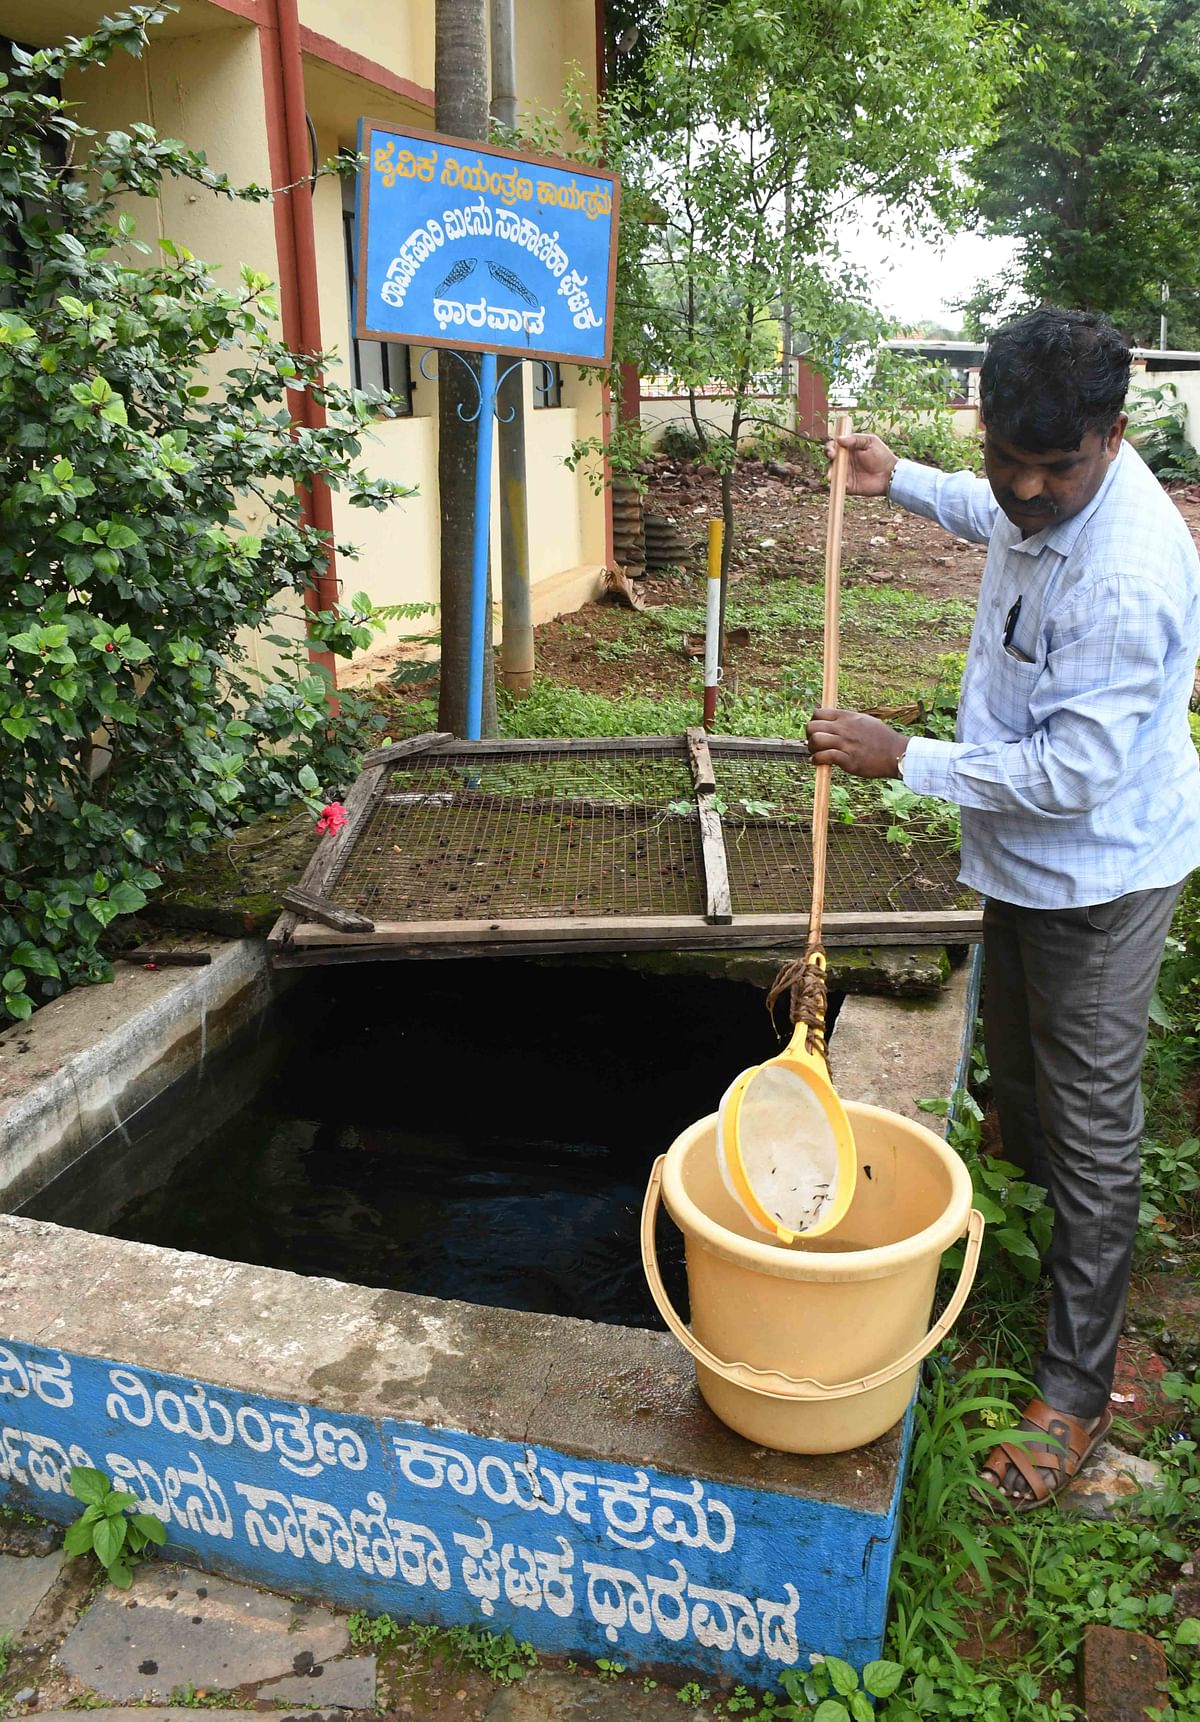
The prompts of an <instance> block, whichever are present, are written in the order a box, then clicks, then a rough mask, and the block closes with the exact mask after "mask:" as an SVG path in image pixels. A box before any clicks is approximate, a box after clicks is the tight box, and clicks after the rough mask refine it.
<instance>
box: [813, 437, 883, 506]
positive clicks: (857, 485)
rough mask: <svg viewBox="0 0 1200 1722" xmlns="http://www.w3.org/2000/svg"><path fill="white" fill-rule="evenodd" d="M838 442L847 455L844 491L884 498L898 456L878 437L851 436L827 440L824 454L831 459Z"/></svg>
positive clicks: (852, 494)
mask: <svg viewBox="0 0 1200 1722" xmlns="http://www.w3.org/2000/svg"><path fill="white" fill-rule="evenodd" d="M837 443H840V444H841V446H842V447H843V448H844V449H846V450H847V451H848V453H849V456H850V462H849V468H848V471H847V474H846V489H847V490H848V491H849V492H850V494H851V496H885V495H886V494H887V487H888V480H889V479H890V478H891V476H892V472H893V470H894V468H895V466H896V462H897V460H898V459H899V456H898V455H894V454H893V453H892V451H891V449H890V448H889V447H888V445H887V444H886V443H885V442H884V441H883V440H882V438H880V437H877V436H858V435H851V436H840V437H837V438H836V439H834V438H832V437H831V438H830V440H829V441H828V442H827V443H826V444H825V453H826V454H827V455H828V456H829V458H830V460H832V459H833V455H834V449H835V447H836V445H837Z"/></svg>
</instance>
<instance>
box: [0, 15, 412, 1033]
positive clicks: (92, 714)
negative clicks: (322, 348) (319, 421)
mask: <svg viewBox="0 0 1200 1722" xmlns="http://www.w3.org/2000/svg"><path fill="white" fill-rule="evenodd" d="M161 16H162V14H161V13H159V12H155V11H153V10H151V9H150V8H139V9H137V10H136V11H134V12H131V13H129V14H125V15H121V16H118V17H117V18H116V19H115V21H114V20H106V21H105V22H103V23H102V24H101V25H99V26H98V27H97V28H96V30H95V31H94V32H93V33H92V34H91V35H89V36H85V37H83V38H82V39H80V40H78V41H71V42H69V43H68V44H67V45H66V46H65V47H64V48H61V49H48V50H41V51H38V52H36V53H32V54H29V53H25V52H24V51H22V50H20V49H15V50H14V64H13V69H12V71H11V72H10V74H9V75H8V76H7V77H0V160H2V161H3V169H2V170H0V227H2V228H3V231H4V234H5V248H4V250H3V251H0V305H2V306H4V307H5V308H4V309H3V310H0V449H3V456H2V459H3V464H4V482H3V485H2V487H0V881H2V889H3V900H2V901H0V975H2V976H3V988H2V992H3V997H4V1012H6V1013H7V1015H8V1016H9V1017H16V1018H23V1017H27V1016H28V1015H29V1014H30V1012H31V1011H32V1009H33V1008H34V1005H35V1004H36V1003H38V1002H40V1001H41V1000H42V999H44V998H45V997H47V996H50V995H52V994H53V993H55V992H56V991H59V990H61V989H62V988H63V987H64V986H66V985H69V984H71V983H72V982H76V981H82V980H97V979H102V978H104V977H105V976H106V975H107V974H108V973H109V972H110V971H109V969H108V965H107V962H106V960H105V958H104V956H103V954H102V952H101V949H100V942H101V939H102V935H103V933H104V930H105V928H106V927H107V926H108V925H109V923H110V922H111V921H112V920H113V919H114V918H115V917H116V916H118V915H120V914H123V913H126V912H128V911H132V910H136V909H138V908H140V907H141V906H142V905H143V904H144V903H145V901H146V893H147V892H148V891H150V890H152V889H153V888H154V886H155V885H156V884H157V883H158V882H159V875H160V873H161V872H162V871H163V870H165V869H171V868H176V867H178V866H180V865H181V864H182V863H183V862H184V861H186V860H187V858H188V857H189V855H190V854H191V853H193V852H196V851H201V850H203V849H205V848H206V847H208V846H209V845H210V844H212V843H213V842H214V841H215V840H217V839H219V838H220V837H222V836H223V835H224V834H225V833H227V832H228V831H229V830H230V829H231V828H232V827H233V826H234V825H235V824H237V823H238V821H239V820H240V819H242V818H243V817H244V816H245V815H246V814H248V813H250V812H253V811H257V810H260V809H263V808H267V807H271V806H280V805H286V804H288V803H289V802H291V801H292V800H293V799H294V798H295V797H296V795H297V793H298V792H299V790H300V788H302V787H304V788H306V789H307V792H308V798H309V799H310V800H313V799H318V800H319V797H320V793H321V791H322V789H324V791H326V792H327V791H328V790H330V789H331V788H332V787H333V786H334V785H335V784H336V783H337V782H338V781H339V779H340V780H342V781H344V780H345V777H346V776H347V775H349V769H350V760H349V756H348V754H347V752H346V741H347V737H346V732H345V731H344V730H343V731H342V732H341V733H340V734H337V733H333V732H332V731H331V729H330V725H329V721H328V710H327V703H326V694H327V683H326V680H325V678H324V677H323V675H322V674H320V673H318V672H317V670H316V669H314V668H313V666H312V665H311V663H310V662H309V661H308V659H307V657H306V655H305V654H304V652H303V649H302V648H300V647H298V646H296V644H295V642H294V641H293V642H292V644H291V645H290V646H289V645H288V643H287V642H286V641H283V642H282V646H283V648H284V653H285V655H284V658H283V661H282V663H281V667H280V669H279V671H278V672H277V673H274V674H272V675H271V676H269V677H267V678H265V679H256V678H255V677H254V675H253V674H252V673H251V672H250V671H249V670H248V669H247V668H246V666H245V664H244V662H243V661H242V651H241V648H240V646H239V643H238V639H239V634H240V632H241V631H242V630H244V629H261V628H263V627H264V626H265V625H268V624H269V623H270V620H271V618H272V616H273V614H275V612H276V610H277V607H278V604H279V601H280V600H281V599H283V598H285V597H288V596H292V598H293V601H294V596H295V595H296V594H300V593H303V592H304V591H305V590H306V589H307V588H309V587H311V586H313V585H315V582H316V578H317V576H318V574H319V573H320V572H322V571H323V570H324V568H325V567H326V564H327V558H328V551H329V546H328V544H327V542H326V540H325V539H324V538H323V537H322V535H321V534H320V533H319V532H317V531H316V530H315V529H314V528H313V527H312V526H311V525H309V524H307V523H306V521H305V519H304V518H303V516H302V512H301V505H300V500H299V496H298V492H297V487H300V488H301V489H302V488H303V487H305V486H306V485H308V484H309V483H310V482H311V481H312V479H313V478H314V477H315V476H316V475H317V474H321V475H322V476H323V477H324V478H325V479H326V480H327V481H328V482H330V483H331V484H333V485H336V486H341V487H343V488H345V489H347V490H348V492H349V495H350V500H351V501H352V502H355V503H358V504H363V505H366V506H371V507H377V508H381V507H384V506H385V505H386V504H387V503H388V502H389V501H390V500H392V499H393V498H394V497H395V496H397V495H402V494H405V491H404V489H403V487H402V486H398V485H393V484H388V483H382V482H380V483H369V482H367V481H365V480H364V479H362V478H361V477H360V476H359V475H358V473H357V472H356V470H355V466H354V462H355V460H356V459H357V456H358V454H359V444H360V437H361V435H362V432H363V429H364V427H365V425H366V424H367V422H368V420H369V416H370V412H371V405H370V403H369V402H368V401H367V400H366V398H365V397H364V396H361V395H355V394H352V393H350V392H348V391H345V390H341V389H337V388H334V387H331V386H330V385H329V384H327V383H323V382H322V381H321V359H320V357H319V356H318V357H311V356H297V355H295V354H292V353H290V352H289V351H288V349H287V348H286V347H285V346H284V345H283V344H282V343H281V342H280V341H279V340H278V339H277V338H276V336H275V334H274V332H273V324H274V319H275V316H276V311H275V306H274V302H273V300H272V297H271V284H270V282H269V281H268V280H267V278H266V277H265V276H263V275H259V274H256V273H255V272H254V271H252V270H250V269H243V270H242V272H241V278H240V281H239V282H238V283H237V284H236V285H230V286H220V285H218V284H217V282H216V280H215V279H214V277H213V276H212V274H211V273H210V272H209V270H208V269H207V268H206V266H205V265H204V264H203V263H202V262H200V261H199V260H197V259H196V258H195V257H193V256H192V255H191V254H190V253H189V252H188V251H186V250H185V249H184V248H183V247H182V246H177V245H174V244H172V243H171V242H170V241H167V240H160V241H159V242H158V253H157V254H152V253H151V248H150V247H149V246H147V245H144V244H141V243H140V242H139V241H138V240H137V238H136V234H135V226H134V221H133V218H132V216H131V215H130V214H129V213H128V208H127V205H128V204H129V202H130V199H131V196H133V195H137V196H142V197H154V196H156V195H157V193H158V191H159V189H160V188H161V186H162V184H163V182H164V181H166V180H168V179H170V178H179V179H184V180H190V181H192V182H194V183H195V184H196V185H197V186H199V187H202V188H205V190H206V191H207V192H210V193H216V194H218V195H221V196H226V197H231V198H234V197H236V198H246V199H251V200H254V199H261V198H264V197H266V196H267V195H268V194H267V193H266V192H265V191H264V190H262V189H261V188H258V187H250V188H247V189H244V190H241V191H238V190H236V189H235V188H234V187H232V186H231V185H230V184H229V182H228V181H227V180H226V179H225V177H224V176H223V175H221V174H218V173H216V172H215V171H214V170H213V169H212V168H211V167H210V166H209V165H208V163H207V162H206V160H205V159H204V157H203V156H200V155H196V154H194V153H193V152H192V151H190V150H188V149H187V148H185V147H184V145H183V144H181V143H178V142H175V141H173V140H170V139H163V138H160V137H158V136H157V135H156V134H155V133H154V132H153V131H152V130H151V128H150V127H148V126H144V125H135V126H134V127H132V128H131V129H130V130H129V131H128V132H110V133H109V134H108V135H107V136H104V137H100V136H97V135H96V134H94V133H93V132H91V131H89V130H88V129H87V128H86V127H85V126H84V125H83V124H82V123H81V122H80V120H79V119H78V118H77V117H76V112H75V109H74V108H73V107H72V106H71V105H70V104H68V103H66V102H65V101H64V100H63V99H62V98H61V97H60V96H59V94H58V93H57V92H58V89H59V87H60V85H61V82H62V79H63V77H64V74H66V73H68V72H73V71H77V70H81V69H83V68H86V67H94V66H100V65H103V64H104V63H105V62H107V61H108V60H109V59H110V58H111V57H112V55H113V54H114V53H115V52H116V51H117V50H118V49H119V48H123V49H126V50H127V51H129V52H130V53H133V54H138V53H140V52H141V50H142V47H143V45H144V43H145V40H146V29H147V26H148V25H149V24H151V23H153V22H156V21H157V20H158V19H159V18H160V17H161ZM64 159H65V160H69V161H70V163H71V169H70V171H66V170H64V168H63V167H62V165H61V161H62V160H64ZM210 367H211V372H210ZM288 391H296V392H297V393H298V394H300V395H304V394H305V393H309V394H312V395H314V396H317V397H318V398H319V399H321V400H322V401H323V402H324V404H325V407H326V411H327V413H328V424H327V426H326V427H325V428H321V429H312V428H308V427H306V426H302V425H297V424H295V423H294V422H293V420H292V418H291V415H290V414H289V411H288V401H287V395H288ZM245 504H249V505H251V506H252V507H253V508H254V509H255V511H256V512H257V514H258V516H259V517H260V518H261V520H262V521H263V524H262V526H261V528H260V529H259V530H258V531H256V532H253V533H252V532H250V531H247V530H244V529H243V526H242V522H241V520H240V518H239V511H240V510H241V509H242V507H243V505H245ZM339 550H340V552H341V553H342V554H352V551H348V550H347V549H346V548H345V547H341V546H339ZM364 604H365V606H366V608H365V610H364V609H363V607H362V606H363V605H364ZM315 623H316V629H317V631H318V634H319V637H320V639H321V641H322V643H323V644H324V645H325V646H326V647H327V648H328V649H329V650H330V651H333V652H335V653H341V654H348V653H349V652H350V651H351V650H352V649H353V648H354V646H355V645H356V644H361V643H362V639H363V635H364V631H365V632H366V634H367V635H368V637H369V634H370V630H371V628H372V626H373V625H374V619H373V617H372V615H371V612H370V605H369V600H365V599H364V600H362V602H361V603H359V601H358V600H354V601H352V603H351V605H350V606H349V613H344V612H343V611H342V610H341V608H340V607H339V608H338V609H337V610H328V611H325V612H323V613H322V614H321V615H320V616H319V617H318V618H316V619H315ZM302 761H303V762H304V763H305V765H306V766H307V767H308V770H307V771H306V773H305V778H304V784H303V785H301V784H300V779H299V770H298V768H299V766H300V764H301V762H302ZM2 1014H4V1013H3V1012H0V1015H2Z"/></svg>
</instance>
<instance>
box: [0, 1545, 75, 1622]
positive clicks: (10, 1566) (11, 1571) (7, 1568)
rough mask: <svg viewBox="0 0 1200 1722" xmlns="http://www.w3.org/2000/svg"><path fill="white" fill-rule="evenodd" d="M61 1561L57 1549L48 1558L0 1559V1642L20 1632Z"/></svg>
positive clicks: (51, 1580) (55, 1576)
mask: <svg viewBox="0 0 1200 1722" xmlns="http://www.w3.org/2000/svg"><path fill="white" fill-rule="evenodd" d="M64 1559H65V1556H64V1555H63V1552H62V1550H61V1549H56V1550H55V1551H54V1553H53V1554H49V1555H23V1556H17V1555H0V1638H3V1637H4V1636H5V1635H6V1634H8V1633H11V1634H12V1636H13V1637H14V1638H15V1637H16V1636H17V1634H18V1633H21V1632H24V1630H25V1628H26V1627H27V1626H28V1625H29V1622H30V1621H31V1620H32V1618H33V1616H34V1614H35V1612H36V1611H37V1608H38V1606H39V1604H40V1603H41V1601H42V1599H43V1597H44V1596H45V1595H46V1594H47V1592H48V1591H49V1589H50V1586H51V1585H52V1584H53V1583H54V1581H55V1579H56V1578H57V1577H58V1575H59V1573H60V1572H61V1571H62V1565H63V1561H64Z"/></svg>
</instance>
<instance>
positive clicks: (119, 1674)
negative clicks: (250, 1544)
mask: <svg viewBox="0 0 1200 1722" xmlns="http://www.w3.org/2000/svg"><path fill="white" fill-rule="evenodd" d="M60 1540H61V1533H58V1532H56V1531H54V1530H53V1529H52V1528H51V1527H48V1526H40V1527H36V1528H33V1527H29V1526H22V1525H14V1524H12V1523H11V1522H10V1523H9V1524H8V1526H5V1525H4V1524H3V1522H2V1521H0V1544H2V1545H3V1546H4V1547H5V1548H6V1549H7V1550H8V1551H9V1552H5V1553H0V1640H2V1638H3V1635H4V1634H9V1635H10V1636H11V1644H10V1647H9V1650H8V1667H7V1671H6V1672H5V1673H4V1674H3V1675H2V1676H0V1716H3V1715H5V1714H6V1710H5V1704H6V1702H7V1705H8V1707H9V1708H8V1712H7V1714H8V1715H10V1716H17V1717H20V1716H37V1717H38V1718H39V1722H77V1717H78V1713H79V1711H81V1710H86V1711H87V1712H88V1713H89V1714H90V1716H91V1717H92V1719H93V1722H130V1714H129V1710H128V1709H127V1708H124V1706H135V1705H136V1706H145V1705H150V1706H153V1707H154V1710H155V1715H156V1717H157V1718H159V1719H161V1722H186V1719H188V1718H193V1717H195V1715H196V1711H197V1710H201V1711H203V1712H204V1714H205V1715H206V1716H207V1717H208V1719H209V1722H244V1718H245V1715H246V1712H247V1710H254V1711H260V1712H266V1713H274V1714H276V1715H277V1716H279V1717H280V1718H283V1717H286V1716H289V1714H294V1713H295V1712H296V1711H298V1710H301V1709H302V1710H303V1717H304V1722H351V1719H352V1718H353V1717H354V1716H355V1715H363V1714H366V1715H371V1716H375V1715H377V1714H378V1712H379V1711H387V1712H388V1713H389V1714H391V1715H395V1716H398V1717H404V1718H407V1717H412V1718H414V1719H415V1722H558V1719H559V1718H563V1719H564V1722H565V1719H567V1718H571V1719H578V1722H666V1719H667V1718H671V1719H672V1722H679V1717H680V1714H681V1711H680V1706H679V1702H678V1699H677V1697H676V1693H675V1690H674V1689H673V1688H666V1687H664V1688H656V1687H653V1686H652V1685H650V1684H649V1683H643V1682H642V1681H640V1680H636V1681H635V1680H632V1679H626V1680H623V1681H621V1682H620V1684H619V1685H618V1684H617V1683H616V1682H615V1681H605V1680H602V1679H599V1678H597V1676H596V1674H595V1673H594V1672H593V1671H585V1670H582V1669H580V1670H576V1671H571V1672H561V1671H558V1672H556V1671H551V1670H549V1669H542V1668H538V1669H535V1670H533V1671H531V1672H530V1673H529V1674H528V1675H527V1677H526V1678H525V1679H524V1680H522V1681H521V1682H520V1683H519V1684H516V1685H513V1686H502V1685H498V1684H497V1683H496V1682H495V1681H494V1680H492V1679H491V1678H490V1677H489V1676H488V1675H486V1674H484V1673H482V1672H480V1671H479V1670H478V1669H477V1668H475V1667H473V1666H471V1664H470V1661H469V1660H468V1658H467V1656H466V1655H464V1656H463V1657H462V1658H461V1659H456V1658H455V1657H454V1656H453V1655H452V1656H451V1657H450V1659H449V1660H443V1659H442V1658H440V1657H438V1656H435V1655H433V1654H432V1653H431V1652H429V1651H427V1650H422V1649H420V1648H419V1647H411V1646H405V1647H400V1646H391V1647H387V1648H385V1649H383V1650H382V1651H380V1652H378V1653H377V1652H376V1651H375V1650H372V1649H366V1648H362V1647H356V1646H355V1645H354V1644H353V1643H352V1642H351V1633H350V1628H349V1624H348V1618H347V1616H346V1615H344V1614H335V1613H334V1612H332V1611H331V1610H329V1609H325V1608H321V1607H319V1606H317V1605H316V1604H314V1603H309V1602H301V1601H296V1600H294V1599H291V1598H288V1597H283V1596H278V1595H276V1594H275V1593H274V1592H271V1591H263V1590H258V1589H256V1588H255V1587H254V1586H252V1585H243V1584H235V1583H233V1582H232V1581H230V1580H229V1579H224V1578H215V1577H212V1576H210V1575H208V1574H205V1573H201V1572H196V1571H193V1570H191V1569H190V1568H187V1567H181V1566H176V1565H172V1564H167V1563H155V1562H150V1563H147V1564H146V1565H144V1566H142V1567H140V1568H138V1569H137V1570H136V1572H135V1575H134V1582H133V1587H132V1589H131V1590H128V1591H118V1590H116V1589H114V1588H113V1587H112V1586H111V1585H106V1584H104V1583H103V1582H102V1581H101V1580H100V1578H99V1576H98V1574H97V1570H96V1567H95V1563H94V1562H93V1561H92V1560H90V1559H84V1560H76V1561H64V1559H63V1555H62V1551H61V1549H53V1550H51V1551H50V1552H47V1544H48V1543H50V1542H52V1541H53V1542H58V1541H60ZM0 1665H2V1663H0ZM690 1714H691V1715H692V1716H694V1717H696V1718H698V1719H699V1722H705V1719H706V1718H709V1717H710V1716H711V1712H710V1711H709V1710H708V1708H707V1707H706V1706H703V1705H702V1706H701V1707H700V1708H699V1709H696V1710H693V1711H692V1712H690ZM297 1722H299V1718H298V1719H297Z"/></svg>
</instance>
